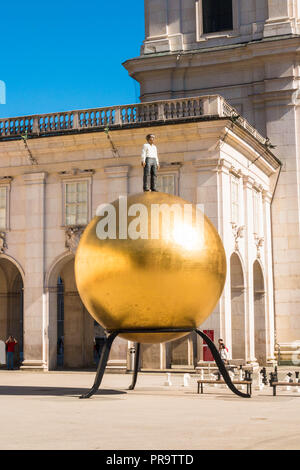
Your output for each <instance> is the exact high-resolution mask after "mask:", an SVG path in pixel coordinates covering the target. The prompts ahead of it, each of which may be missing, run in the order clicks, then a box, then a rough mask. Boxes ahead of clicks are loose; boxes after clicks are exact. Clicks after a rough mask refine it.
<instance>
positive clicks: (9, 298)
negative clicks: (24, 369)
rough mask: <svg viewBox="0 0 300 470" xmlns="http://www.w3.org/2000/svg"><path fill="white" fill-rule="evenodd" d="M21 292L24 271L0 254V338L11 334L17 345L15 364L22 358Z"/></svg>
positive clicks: (17, 264) (22, 312)
mask: <svg viewBox="0 0 300 470" xmlns="http://www.w3.org/2000/svg"><path fill="white" fill-rule="evenodd" d="M23 292H24V271H23V269H22V268H21V266H20V264H19V263H18V262H17V261H16V260H15V259H13V258H11V257H10V256H7V255H1V256H0V340H2V341H5V340H6V339H7V337H8V336H9V335H13V336H14V337H15V338H16V339H17V341H18V345H17V347H16V350H15V357H14V360H15V364H18V363H21V362H22V360H23V335H24V328H23V314H24V305H23Z"/></svg>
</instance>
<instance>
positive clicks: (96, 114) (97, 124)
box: [0, 95, 266, 143]
mask: <svg viewBox="0 0 300 470" xmlns="http://www.w3.org/2000/svg"><path fill="white" fill-rule="evenodd" d="M201 116H218V117H230V118H232V117H234V118H235V119H236V122H238V123H239V124H240V125H241V126H242V127H244V128H245V129H246V130H247V131H248V132H250V133H251V134H252V135H253V136H254V137H256V138H257V139H258V140H259V141H260V142H262V143H265V141H266V139H265V138H264V137H262V136H261V135H260V134H259V133H258V132H257V131H256V129H254V127H252V126H251V125H250V124H249V123H248V122H247V121H246V119H244V118H242V117H241V116H238V113H237V111H236V110H235V109H234V108H233V107H232V106H230V105H229V103H227V102H226V101H225V100H224V98H222V97H221V96H219V95H210V96H200V97H192V98H182V99H174V100H163V101H152V102H146V103H138V104H132V105H123V106H112V107H107V108H95V109H83V110H76V111H68V112H61V113H50V114H41V115H34V116H23V117H14V118H4V119H0V140H1V139H6V138H18V137H21V136H22V135H28V136H30V135H32V136H38V135H51V134H59V133H67V132H70V131H76V130H84V129H101V128H102V129H103V128H104V129H106V128H109V129H110V128H114V127H122V126H126V127H127V126H136V125H140V124H143V123H151V122H161V121H163V122H165V121H176V120H178V121H179V120H183V121H184V120H189V119H195V118H197V117H201Z"/></svg>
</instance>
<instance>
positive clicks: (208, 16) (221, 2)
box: [202, 0, 233, 34]
mask: <svg viewBox="0 0 300 470" xmlns="http://www.w3.org/2000/svg"><path fill="white" fill-rule="evenodd" d="M202 16H203V33H204V34H207V33H216V32H219V31H228V30H232V29H233V11H232V0H202Z"/></svg>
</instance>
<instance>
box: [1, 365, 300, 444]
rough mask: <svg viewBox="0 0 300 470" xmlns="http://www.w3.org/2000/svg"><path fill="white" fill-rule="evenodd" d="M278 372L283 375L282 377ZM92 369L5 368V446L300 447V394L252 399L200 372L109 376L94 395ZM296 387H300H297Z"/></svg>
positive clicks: (257, 393) (259, 395) (261, 393)
mask: <svg viewBox="0 0 300 470" xmlns="http://www.w3.org/2000/svg"><path fill="white" fill-rule="evenodd" d="M283 372H284V371H283V370H280V378H281V377H282V375H283ZM94 376H95V373H94V372H65V371H64V372H49V373H41V372H24V371H6V370H0V403H1V404H0V422H1V423H5V426H2V427H1V428H2V430H1V432H0V449H1V450H4V449H7V450H11V449H25V450H26V449H53V450H54V449H99V450H101V449H107V450H110V449H118V450H125V449H129V450H132V449H138V450H140V449H146V450H154V449H158V450H159V449H165V450H168V449H182V450H183V449H185V450H188V449H191V450H194V449H300V418H299V415H300V394H298V393H295V392H293V389H292V390H291V391H290V392H289V391H282V390H281V389H278V396H277V397H273V396H272V389H271V388H270V387H269V386H268V387H266V388H265V389H264V390H263V391H257V390H254V394H253V397H252V398H251V399H243V398H239V397H238V396H236V395H233V394H232V392H230V391H229V390H228V389H225V388H220V387H219V386H218V387H208V388H206V389H205V392H206V393H205V394H204V395H198V394H197V385H196V380H197V378H198V377H197V376H192V377H191V382H190V385H189V387H183V385H182V384H183V374H172V375H171V380H172V386H165V385H164V383H165V380H166V374H146V373H141V374H139V377H138V382H137V386H136V389H135V390H134V391H128V390H126V388H127V387H128V385H129V384H130V382H131V376H130V375H127V374H126V375H125V374H123V375H122V374H106V375H105V376H104V380H103V383H102V387H103V388H102V390H101V391H99V392H98V394H97V395H95V396H93V397H92V398H90V399H88V400H79V399H78V397H79V395H80V394H81V393H82V392H84V391H85V390H86V389H88V388H90V386H91V385H92V384H93V381H94ZM295 389H296V387H295Z"/></svg>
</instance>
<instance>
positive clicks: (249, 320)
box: [243, 176, 257, 364]
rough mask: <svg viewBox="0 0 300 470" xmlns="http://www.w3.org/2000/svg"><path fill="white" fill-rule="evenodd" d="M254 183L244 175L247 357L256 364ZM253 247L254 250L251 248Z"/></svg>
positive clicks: (248, 360) (247, 359) (249, 361)
mask: <svg viewBox="0 0 300 470" xmlns="http://www.w3.org/2000/svg"><path fill="white" fill-rule="evenodd" d="M253 183H254V180H253V178H251V177H250V176H244V177H243V184H244V213H245V286H246V289H245V326H246V332H245V339H246V351H245V357H246V361H247V362H248V363H251V364H252V363H253V364H256V363H257V361H256V358H255V331H254V289H253V263H254V258H255V257H254V256H253V253H252V250H254V235H253V232H254V229H253ZM251 248H252V250H251Z"/></svg>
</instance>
